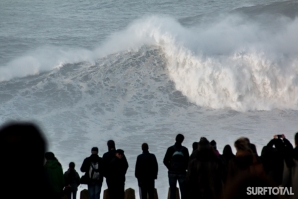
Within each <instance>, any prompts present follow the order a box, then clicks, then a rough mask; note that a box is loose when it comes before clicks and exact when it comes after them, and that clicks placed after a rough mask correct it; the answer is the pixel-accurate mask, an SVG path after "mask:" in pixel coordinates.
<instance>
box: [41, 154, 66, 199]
mask: <svg viewBox="0 0 298 199" xmlns="http://www.w3.org/2000/svg"><path fill="white" fill-rule="evenodd" d="M45 159H46V163H45V165H44V167H45V173H46V178H47V180H48V182H49V185H50V191H49V196H50V198H51V199H60V198H61V196H62V192H63V188H64V176H63V169H62V165H61V164H60V162H59V161H58V159H57V158H56V157H55V155H54V153H53V152H46V153H45Z"/></svg>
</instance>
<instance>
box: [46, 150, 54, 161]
mask: <svg viewBox="0 0 298 199" xmlns="http://www.w3.org/2000/svg"><path fill="white" fill-rule="evenodd" d="M44 157H45V159H46V160H55V159H56V157H55V154H54V153H53V152H50V151H49V152H46V153H45V154H44Z"/></svg>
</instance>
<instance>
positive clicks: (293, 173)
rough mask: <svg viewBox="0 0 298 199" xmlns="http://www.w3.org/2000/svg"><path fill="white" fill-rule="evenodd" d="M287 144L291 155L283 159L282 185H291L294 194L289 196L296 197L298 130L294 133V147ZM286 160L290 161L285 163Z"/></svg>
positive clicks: (297, 188) (297, 195)
mask: <svg viewBox="0 0 298 199" xmlns="http://www.w3.org/2000/svg"><path fill="white" fill-rule="evenodd" d="M287 145H288V149H285V150H288V153H289V154H290V155H291V156H292V158H291V159H290V160H287V159H285V161H284V170H283V180H282V186H283V187H292V188H293V192H294V195H292V196H290V198H291V199H292V198H293V199H296V198H298V181H297V179H298V132H297V133H296V134H295V148H294V149H293V150H291V146H289V145H290V143H287ZM286 158H288V157H286ZM287 161H290V162H289V163H287Z"/></svg>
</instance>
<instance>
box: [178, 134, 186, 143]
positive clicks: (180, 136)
mask: <svg viewBox="0 0 298 199" xmlns="http://www.w3.org/2000/svg"><path fill="white" fill-rule="evenodd" d="M183 140H184V135H182V134H178V135H177V136H176V142H177V143H179V144H182V142H183Z"/></svg>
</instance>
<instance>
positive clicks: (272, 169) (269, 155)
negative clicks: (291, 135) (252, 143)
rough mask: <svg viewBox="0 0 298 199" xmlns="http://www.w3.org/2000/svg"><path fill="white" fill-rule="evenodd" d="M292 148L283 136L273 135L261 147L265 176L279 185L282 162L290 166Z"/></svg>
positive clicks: (281, 175)
mask: <svg viewBox="0 0 298 199" xmlns="http://www.w3.org/2000/svg"><path fill="white" fill-rule="evenodd" d="M292 150H293V146H292V144H291V143H290V141H289V140H288V139H286V136H285V135H284V134H281V135H274V136H273V139H271V140H270V141H269V143H268V144H267V145H266V146H264V147H263V150H262V153H261V161H262V163H263V166H264V170H265V172H266V173H267V175H268V176H269V177H270V178H271V179H272V180H273V181H274V182H275V183H276V184H277V185H281V183H282V178H283V169H284V161H286V164H289V165H290V164H291V160H290V159H291V158H290V154H291V151H292Z"/></svg>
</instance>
